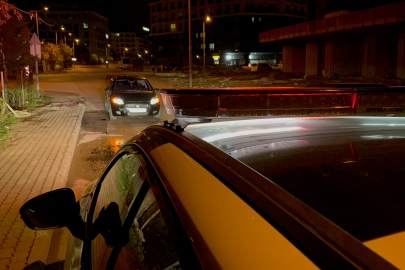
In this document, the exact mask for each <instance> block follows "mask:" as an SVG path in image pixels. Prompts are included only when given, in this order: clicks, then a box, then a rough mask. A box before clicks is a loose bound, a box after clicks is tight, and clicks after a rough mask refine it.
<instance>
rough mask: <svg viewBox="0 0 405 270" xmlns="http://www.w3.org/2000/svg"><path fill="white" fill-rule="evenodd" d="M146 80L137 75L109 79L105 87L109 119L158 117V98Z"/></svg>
mask: <svg viewBox="0 0 405 270" xmlns="http://www.w3.org/2000/svg"><path fill="white" fill-rule="evenodd" d="M157 92H158V90H157V89H156V90H154V89H153V88H152V86H151V85H150V83H149V82H148V80H146V78H144V77H137V76H120V77H115V78H112V79H111V82H110V84H109V86H108V88H107V89H105V104H104V105H105V110H106V112H107V114H108V116H109V120H114V119H116V118H117V117H118V116H119V117H127V116H137V117H140V116H153V117H155V118H159V117H160V99H159V97H158V96H157Z"/></svg>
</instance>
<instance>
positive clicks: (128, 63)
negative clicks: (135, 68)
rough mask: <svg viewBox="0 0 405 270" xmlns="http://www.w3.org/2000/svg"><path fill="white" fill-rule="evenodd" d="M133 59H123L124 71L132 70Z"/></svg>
mask: <svg viewBox="0 0 405 270" xmlns="http://www.w3.org/2000/svg"><path fill="white" fill-rule="evenodd" d="M131 68H132V66H131V58H129V57H125V58H123V59H122V69H128V70H129V69H131Z"/></svg>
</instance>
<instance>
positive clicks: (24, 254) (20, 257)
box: [11, 250, 29, 264]
mask: <svg viewBox="0 0 405 270" xmlns="http://www.w3.org/2000/svg"><path fill="white" fill-rule="evenodd" d="M28 255H29V251H28V250H24V251H19V252H16V253H14V254H13V257H12V258H11V264H13V263H18V262H23V263H25V264H26V263H27V260H28Z"/></svg>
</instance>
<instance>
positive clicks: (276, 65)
mask: <svg viewBox="0 0 405 270" xmlns="http://www.w3.org/2000/svg"><path fill="white" fill-rule="evenodd" d="M271 67H272V68H273V69H279V70H282V69H283V64H275V65H273V66H271Z"/></svg>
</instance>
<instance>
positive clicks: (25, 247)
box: [15, 240, 32, 252]
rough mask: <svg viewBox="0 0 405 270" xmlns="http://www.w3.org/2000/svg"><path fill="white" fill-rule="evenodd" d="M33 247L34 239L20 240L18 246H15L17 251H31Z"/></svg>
mask: <svg viewBox="0 0 405 270" xmlns="http://www.w3.org/2000/svg"><path fill="white" fill-rule="evenodd" d="M31 247H32V240H30V241H23V242H19V243H18V246H17V247H16V248H15V250H16V251H17V252H19V251H30V250H31Z"/></svg>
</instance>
